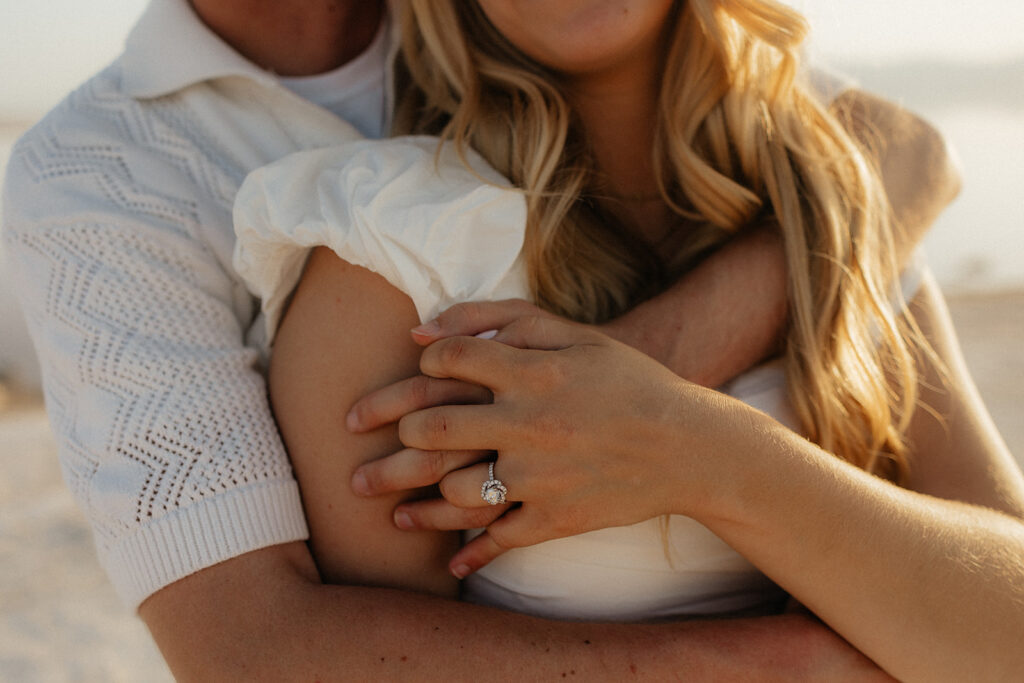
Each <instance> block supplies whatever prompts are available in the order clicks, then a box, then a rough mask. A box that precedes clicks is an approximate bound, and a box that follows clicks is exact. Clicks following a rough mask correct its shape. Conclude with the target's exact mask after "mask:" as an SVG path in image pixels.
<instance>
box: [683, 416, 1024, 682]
mask: <svg viewBox="0 0 1024 683" xmlns="http://www.w3.org/2000/svg"><path fill="white" fill-rule="evenodd" d="M763 427H764V428H763V431H761V432H760V436H761V438H764V437H767V438H769V439H771V442H772V443H773V444H775V445H776V447H775V448H770V449H769V448H765V447H764V444H763V443H758V442H757V441H753V440H752V441H751V442H750V443H749V444H748V447H747V448H746V449H745V452H743V453H742V456H738V457H737V458H736V461H739V460H742V461H743V463H744V464H743V465H742V466H738V467H736V468H735V469H734V470H732V471H731V472H723V473H722V474H723V475H724V476H723V478H722V479H721V481H720V484H721V486H719V487H718V489H717V491H716V495H715V498H716V499H717V500H718V505H719V506H720V507H719V508H718V509H719V513H720V514H719V513H716V514H713V515H711V516H708V517H705V518H704V519H703V520H702V521H704V522H705V523H706V524H707V526H708V527H709V528H711V530H712V531H714V532H715V533H716V534H718V535H719V536H720V537H721V538H723V539H724V540H725V541H726V542H728V543H729V544H730V545H731V546H733V547H734V548H735V549H736V550H737V551H738V552H740V553H742V554H743V555H745V556H746V557H747V558H749V559H750V560H751V561H752V562H754V564H756V565H757V566H758V567H759V568H760V569H761V570H762V571H764V572H765V573H766V574H767V575H768V576H769V577H771V578H773V579H774V580H776V581H777V582H778V583H779V584H780V585H781V586H782V587H783V588H785V589H786V590H787V591H789V592H790V593H791V594H792V595H794V596H795V597H796V598H797V599H799V600H800V601H801V602H803V603H804V604H805V605H807V606H808V607H809V608H810V609H811V610H813V611H814V613H815V614H817V615H818V616H820V617H821V618H823V619H824V620H825V621H826V623H828V624H829V625H830V626H832V627H833V628H834V629H836V631H837V632H839V633H841V634H842V635H843V636H844V637H845V638H846V639H847V640H849V641H850V642H851V643H852V644H853V645H854V646H856V647H857V648H858V649H860V650H861V651H862V652H864V653H866V654H867V655H868V656H869V657H872V658H873V659H874V660H875V661H877V662H878V663H879V664H880V665H881V666H882V667H883V668H884V669H885V670H887V671H889V672H890V673H892V674H893V675H894V676H896V677H897V678H900V679H902V680H927V681H938V680H953V681H962V680H1009V679H1012V678H1014V677H1016V676H1019V675H1020V672H1021V671H1022V670H1024V650H1021V648H1020V634H1021V633H1024V525H1022V523H1021V521H1020V520H1019V519H1015V518H1012V517H1010V516H1008V515H1006V514H1003V513H1000V512H995V511H992V510H987V509H984V508H981V507H977V506H971V505H966V504H963V503H958V502H953V501H948V500H941V499H938V498H933V497H929V496H925V495H922V494H918V493H914V492H911V491H907V490H904V489H899V488H897V487H895V486H893V485H891V484H889V483H887V482H885V481H882V480H881V479H878V478H876V477H873V476H872V475H869V474H866V473H864V472H862V471H861V470H858V469H856V468H854V467H852V466H850V465H847V464H846V463H843V462H841V461H839V460H838V459H836V458H835V457H834V456H832V455H830V454H828V453H825V452H823V451H821V450H820V449H818V448H816V447H815V446H814V445H812V444H811V443H810V442H807V441H806V440H804V439H802V438H801V437H799V436H798V435H796V434H793V433H792V432H788V431H787V430H785V429H784V428H782V427H781V426H776V425H774V424H769V423H768V422H767V418H766V423H765V425H764V426H763Z"/></svg>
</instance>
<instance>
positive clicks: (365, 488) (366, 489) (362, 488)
mask: <svg viewBox="0 0 1024 683" xmlns="http://www.w3.org/2000/svg"><path fill="white" fill-rule="evenodd" d="M352 491H354V492H355V494H356V495H357V496H368V495H370V482H368V481H366V475H364V474H363V473H362V472H356V473H355V474H353V475H352Z"/></svg>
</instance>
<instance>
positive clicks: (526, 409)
mask: <svg viewBox="0 0 1024 683" xmlns="http://www.w3.org/2000/svg"><path fill="white" fill-rule="evenodd" d="M914 307H915V309H916V311H915V314H916V316H917V318H918V320H919V322H920V324H921V326H922V328H923V329H924V330H925V332H926V333H927V334H928V335H929V337H930V339H931V341H932V343H933V344H934V345H935V348H936V349H937V351H938V352H939V354H940V355H941V357H942V358H943V361H944V363H945V364H946V365H948V366H949V367H950V368H952V372H951V373H950V378H949V379H950V381H949V384H948V385H946V387H945V388H943V389H935V388H934V386H933V387H932V388H929V387H928V386H927V385H928V384H933V385H935V383H936V382H937V380H938V374H937V371H936V370H935V368H934V367H933V366H931V365H929V364H928V363H927V362H925V363H924V367H923V372H922V375H921V379H922V383H923V387H924V389H925V392H926V393H925V396H926V398H927V399H928V400H930V401H931V402H932V403H933V406H932V407H933V408H935V409H938V410H940V411H942V413H943V415H942V417H943V419H942V420H936V419H935V418H934V417H933V416H931V415H929V414H928V413H927V412H925V411H921V412H920V414H916V417H915V420H914V423H913V425H912V429H911V434H910V436H911V439H912V442H913V443H912V445H913V456H914V460H913V461H912V468H913V469H914V471H915V472H916V474H915V475H914V477H915V478H914V480H913V482H912V483H913V484H914V485H915V486H917V487H918V488H920V489H921V492H918V491H909V490H906V489H901V488H899V487H896V486H895V485H893V484H891V483H889V482H887V481H884V480H882V479H879V478H877V477H874V476H872V475H870V474H867V473H865V472H863V471H861V470H859V469H857V468H855V467H853V466H852V465H849V464H847V463H845V462H843V461H841V460H839V459H838V458H836V457H834V456H832V455H830V454H828V453H826V452H824V451H822V450H821V449H820V448H818V447H817V446H816V445H814V444H813V443H811V442H809V441H807V440H806V439H804V438H803V437H801V436H800V435H798V434H795V433H794V432H792V431H791V430H789V429H787V428H785V427H784V426H782V425H780V424H779V423H778V422H776V421H775V420H772V419H771V418H769V417H768V416H766V415H764V414H762V413H759V412H757V411H755V410H753V409H751V408H749V407H747V406H744V405H743V404H741V403H739V402H738V401H735V400H733V399H730V398H728V397H725V396H722V395H720V394H717V393H715V392H712V391H708V390H706V389H701V388H699V387H696V386H694V385H692V384H687V383H685V382H682V381H680V380H678V379H677V378H675V377H674V376H672V375H671V374H670V373H668V372H667V371H666V370H665V369H664V368H662V367H660V366H658V365H657V364H656V363H654V362H653V361H651V360H650V359H649V358H646V357H644V356H643V355H641V354H638V353H636V352H631V351H628V350H626V349H624V347H622V346H621V345H614V344H613V343H612V342H611V341H609V340H607V338H603V337H601V336H600V335H595V334H593V333H592V332H590V331H588V330H585V329H583V328H579V327H573V326H568V325H564V324H562V323H558V322H556V321H551V320H548V319H540V318H534V319H530V320H528V321H527V320H524V321H520V322H519V323H517V324H515V326H513V327H512V328H509V329H506V330H504V331H502V333H501V334H499V335H498V337H497V339H498V342H501V341H503V342H506V343H498V342H495V341H484V340H478V339H472V338H465V337H461V338H454V339H447V340H443V341H441V342H438V343H436V344H434V345H432V346H431V347H429V348H428V349H427V350H426V351H425V352H424V356H423V359H422V360H421V370H423V371H424V372H426V373H428V374H431V375H434V376H438V377H458V378H461V379H464V380H468V381H476V382H483V383H485V384H487V385H488V386H489V387H491V389H492V390H493V391H494V396H495V400H494V404H493V406H484V407H478V408H476V409H474V410H473V411H464V410H463V409H462V408H460V407H458V406H444V407H439V408H432V409H429V410H426V411H422V412H419V413H414V414H412V415H408V416H406V417H405V418H403V419H402V421H401V427H400V431H401V435H402V440H403V442H405V443H407V444H412V445H415V446H418V447H421V448H431V447H435V448H453V447H460V448H470V447H475V448H482V447H490V448H495V449H497V450H498V451H499V454H500V455H499V457H498V462H497V470H496V471H497V473H498V476H500V477H501V479H502V480H503V481H504V482H505V484H506V485H507V486H508V489H509V492H510V493H509V495H510V499H512V500H516V501H521V502H522V505H521V507H518V508H515V509H513V510H512V511H510V512H508V513H506V514H505V515H504V516H503V517H502V518H500V519H499V520H497V521H496V522H494V523H492V524H491V525H490V526H489V527H488V530H487V533H485V534H483V535H481V536H479V537H477V538H476V539H474V540H473V541H472V542H471V543H470V544H468V545H467V546H466V547H465V548H463V549H462V550H461V551H460V552H459V554H457V555H456V557H455V558H453V560H452V563H451V565H452V566H453V568H454V569H455V570H456V571H458V568H459V567H460V566H463V565H464V566H466V567H468V568H469V569H474V568H476V567H478V566H480V564H481V561H486V560H487V559H489V558H490V557H494V556H496V555H497V554H500V553H501V552H503V551H504V549H507V548H510V547H516V546H519V545H531V544H535V543H538V542H541V541H545V540H549V539H550V538H552V537H553V536H552V534H555V535H557V536H563V535H571V534H575V533H579V532H581V531H586V530H589V529H593V528H603V527H606V526H611V525H617V524H627V523H630V522H633V521H637V520H639V519H645V518H649V517H651V516H654V515H658V514H665V513H677V514H685V515H688V516H691V517H694V518H696V519H697V520H699V521H701V522H702V523H703V524H705V526H707V527H708V528H709V529H711V530H712V531H713V532H715V533H716V534H717V535H718V536H719V537H721V538H722V539H723V540H725V541H726V542H727V543H729V544H730V545H731V546H732V547H733V548H735V549H736V550H737V551H738V552H740V553H742V554H743V555H744V556H745V557H747V558H748V559H749V560H750V561H751V562H753V563H754V564H755V565H756V566H757V567H758V568H759V569H761V570H762V571H764V572H765V574H767V575H768V576H769V577H771V578H772V579H773V580H775V581H776V582H777V583H778V584H779V585H780V586H782V587H783V588H784V589H786V590H787V591H788V592H789V593H790V594H791V595H793V596H794V597H796V598H797V599H799V600H800V601H801V602H802V603H803V604H805V605H807V606H808V607H809V608H810V609H811V610H813V612H814V613H815V614H817V615H818V616H820V617H821V618H823V619H824V620H825V622H826V623H828V624H829V625H830V626H832V627H833V628H834V629H835V630H836V632H837V633H839V634H840V635H842V636H843V637H844V638H846V639H847V640H849V641H850V642H851V643H852V644H854V645H855V646H856V647H858V648H859V649H860V650H861V651H862V652H864V653H865V654H867V655H868V656H869V657H871V658H873V659H874V660H875V661H876V662H878V663H879V664H880V665H881V666H882V667H883V668H885V669H886V670H887V671H889V672H890V673H892V674H893V675H895V676H897V677H898V678H901V679H905V680H928V681H933V680H1009V679H1012V678H1013V677H1014V676H1016V675H1017V674H1018V673H1019V672H1020V671H1021V670H1022V668H1024V651H1022V650H1021V649H1020V647H1019V640H1020V633H1022V632H1024V523H1022V519H1024V475H1022V474H1021V471H1020V469H1019V468H1018V467H1017V465H1016V464H1015V463H1014V462H1013V460H1012V458H1011V457H1010V455H1009V453H1007V451H1006V447H1005V445H1004V444H1003V442H1002V440H1001V439H1000V438H999V435H998V434H997V433H996V432H995V430H994V428H993V427H992V423H991V421H990V420H989V419H988V417H987V415H986V413H985V411H984V407H983V406H982V405H981V404H980V402H979V401H978V400H977V397H976V394H975V392H974V390H973V388H972V386H971V383H970V379H969V377H967V375H966V373H965V372H964V371H963V365H962V359H961V358H960V353H959V349H958V347H957V344H956V339H955V336H954V334H953V332H952V328H951V326H950V324H949V320H948V316H947V314H946V312H945V309H944V307H943V305H942V301H941V296H940V295H939V294H938V291H937V289H936V287H935V285H934V282H932V281H930V280H926V282H925V284H924V286H923V288H922V290H921V292H920V294H919V295H918V296H917V297H915V299H914ZM509 344H511V346H509ZM514 346H515V347H524V346H525V347H530V348H535V349H554V350H552V351H540V350H523V349H521V348H513V347H514ZM496 361H500V362H496ZM936 386H937V385H936ZM439 423H443V424H445V425H447V426H448V429H447V430H446V431H445V432H444V433H443V434H442V433H440V432H439V431H438V430H437V429H436V425H438V424H439ZM555 454H557V458H556V457H554V456H555ZM555 472H557V475H556V474H555ZM483 476H484V473H483V472H482V471H481V469H480V467H479V466H473V467H470V468H467V469H464V470H459V471H456V472H453V473H451V474H449V475H448V476H447V477H446V478H445V479H444V480H442V482H441V490H442V492H443V493H444V495H445V497H446V499H447V500H449V501H450V502H452V503H454V504H455V505H459V506H466V507H472V506H478V505H480V502H479V496H476V497H475V498H474V496H473V495H472V494H473V491H471V486H470V485H471V484H473V483H475V482H477V481H479V480H480V479H481V478H483ZM939 496H943V497H941V498H940V497H939ZM403 507H406V508H411V507H414V506H409V505H407V506H403ZM564 510H571V511H572V514H571V515H564V514H560V513H561V512H562V511H564ZM546 519H555V520H557V523H556V524H554V525H551V524H547V525H545V524H544V523H543V520H546ZM552 526H555V527H557V528H551V527H552Z"/></svg>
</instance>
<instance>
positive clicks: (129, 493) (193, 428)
mask: <svg viewBox="0 0 1024 683" xmlns="http://www.w3.org/2000/svg"><path fill="white" fill-rule="evenodd" d="M169 26H174V27H177V29H176V30H177V35H170V34H173V33H174V31H169V30H168V27H169ZM182 27H184V28H182ZM183 34H184V35H183ZM167 65H177V66H175V67H168V66H167ZM352 134H353V133H352V131H351V129H350V127H349V126H348V125H347V124H345V123H344V122H342V121H341V120H340V119H338V118H336V117H334V116H333V115H331V114H329V113H328V112H326V111H325V110H323V109H320V108H319V107H316V106H314V105H312V104H310V103H308V102H306V101H305V100H302V99H300V98H298V97H297V96H295V95H293V94H292V93H290V92H288V91H287V90H285V89H284V88H283V87H281V86H280V85H278V84H277V83H276V81H275V80H274V79H273V78H272V77H271V76H270V75H269V74H266V73H264V72H261V71H259V70H258V69H256V68H255V67H254V66H253V65H251V64H248V63H247V62H245V61H244V60H242V59H241V58H240V57H239V56H238V55H236V54H234V53H232V52H230V50H229V49H228V48H227V47H226V46H225V45H224V44H223V43H220V42H219V41H218V40H217V39H216V38H215V37H213V35H212V34H210V33H209V32H208V31H206V29H205V28H204V27H203V26H202V25H201V24H199V23H198V21H196V19H195V17H194V16H192V15H191V14H190V13H189V10H188V6H187V3H185V2H184V1H183V0H155V1H154V3H153V4H152V6H151V7H150V9H149V10H148V11H147V15H146V16H144V17H143V20H142V21H141V22H140V25H139V27H138V28H137V29H136V31H135V33H134V34H133V36H132V37H131V38H130V39H129V43H128V48H127V51H126V53H125V55H123V56H122V58H121V59H119V60H118V61H117V62H115V63H114V64H113V65H112V66H111V67H109V68H108V69H106V70H105V71H104V72H102V73H101V74H99V75H98V76H96V77H95V78H93V79H92V80H91V81H89V82H88V83H87V84H85V85H84V86H83V87H82V88H80V89H79V90H78V91H77V92H75V93H73V94H72V95H71V96H70V97H69V98H68V99H67V100H66V101H65V102H63V103H62V104H61V105H59V106H58V108H57V109H56V110H54V111H53V112H51V113H50V114H49V115H48V116H47V117H46V118H45V119H44V120H43V121H42V122H41V123H39V124H38V125H37V126H35V127H34V128H33V129H32V130H31V131H29V133H28V134H26V135H25V136H24V138H23V139H22V140H21V141H19V143H18V144H17V145H16V147H15V149H14V151H13V153H12V156H11V161H10V166H9V168H8V172H7V180H6V186H5V188H4V197H3V207H4V218H3V224H4V239H5V244H6V247H7V253H8V255H9V258H10V261H11V265H12V270H13V276H14V278H15V283H16V287H17V290H18V293H19V295H20V297H21V299H22V303H23V306H24V309H25V312H26V317H27V319H28V322H29V327H30V331H31V333H32V335H33V338H34V341H35V344H36V348H37V351H38V354H39V357H40V361H41V365H42V367H43V375H44V377H43V379H44V390H45V396H46V403H47V408H48V411H49V414H50V420H51V423H52V426H53V430H54V432H55V435H56V437H57V442H58V447H59V453H60V458H61V464H62V468H63V472H64V477H65V479H66V481H67V484H68V486H69V487H70V489H71V491H72V493H73V494H74V496H75V498H76V499H77V501H78V502H79V504H80V506H81V507H82V509H83V510H84V511H85V513H86V515H87V517H88V518H89V521H90V523H91V524H92V527H93V529H94V533H95V541H96V546H97V549H98V552H99V557H100V561H101V562H102V564H103V565H104V567H105V568H106V570H107V572H108V573H109V575H110V577H111V579H112V581H113V583H114V585H115V587H116V589H117V591H118V592H119V594H120V595H121V597H122V598H123V599H124V600H125V601H126V602H127V603H128V604H129V605H131V606H133V607H134V606H137V605H138V604H139V603H141V601H142V600H143V599H145V598H146V597H147V596H149V595H150V594H152V593H153V592H155V591H156V590H158V589H160V588H161V587H163V586H165V585H167V584H169V583H171V582H173V581H175V580H177V579H179V578H181V577H183V576H186V575H188V574H190V573H192V572H195V571H197V570H199V569H202V568H203V567H207V566H209V565H212V564H215V563H217V562H220V561H223V560H225V559H228V558H231V557H235V556H237V555H240V554H242V553H245V552H248V551H251V550H254V549H257V548H260V547H265V546H268V545H272V544H277V543H282V542H286V541H292V540H296V539H303V538H305V537H306V535H307V531H306V525H305V520H304V517H303V513H302V507H301V505H300V501H299V495H298V489H297V486H296V484H295V481H294V479H293V477H292V474H291V470H290V467H289V464H288V459H287V457H286V455H285V452H284V449H283V447H282V444H281V441H280V438H279V436H278V434H277V430H276V427H275V425H274V423H273V420H272V418H271V415H270V411H269V408H268V405H267V400H266V392H265V386H264V381H263V377H262V375H261V372H260V368H259V367H258V359H259V355H258V353H257V351H256V350H255V349H254V348H253V347H252V346H251V345H247V343H246V335H247V331H248V330H249V328H250V325H251V324H252V319H253V315H254V313H255V310H256V309H255V306H254V301H253V299H252V297H251V296H250V295H249V294H248V293H247V292H246V290H245V288H244V286H243V285H242V283H241V282H240V280H239V279H238V277H237V275H236V274H235V273H234V271H233V270H232V267H231V256H232V250H233V248H234V233H233V230H232V222H231V209H232V204H233V201H234V196H235V192H236V191H237V189H238V187H239V184H240V183H241V181H242V180H243V178H244V177H245V176H246V174H247V173H248V172H249V171H251V170H252V169H254V168H256V167H258V166H261V165H263V164H265V163H267V162H270V161H272V160H275V159H278V158H280V157H283V156H284V155H286V154H288V153H291V152H294V151H296V150H300V149H305V148H310V147H318V146H323V145H326V144H330V143H331V142H332V141H334V140H337V139H338V137H339V136H342V135H343V136H347V137H351V135H352Z"/></svg>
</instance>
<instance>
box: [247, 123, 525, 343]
mask: <svg viewBox="0 0 1024 683" xmlns="http://www.w3.org/2000/svg"><path fill="white" fill-rule="evenodd" d="M234 218H235V231H236V236H237V244H236V249H235V267H236V268H237V269H238V271H239V273H240V275H242V277H243V278H244V279H245V280H246V282H247V284H248V285H249V286H250V288H251V290H252V291H253V293H254V294H256V295H258V296H260V298H261V299H263V301H264V310H265V312H266V313H267V315H268V318H269V319H268V325H270V326H273V325H274V324H275V321H276V316H277V315H279V313H280V312H281V309H282V307H283V304H284V301H285V299H286V297H287V295H288V293H290V291H291V289H292V288H294V285H295V284H296V283H297V282H298V278H299V277H300V275H301V270H302V266H303V264H304V263H305V258H306V256H307V254H308V250H309V249H310V248H312V247H314V246H327V247H329V248H331V249H332V250H333V251H334V252H335V253H336V254H337V255H338V256H339V257H341V258H342V259H344V260H346V261H348V262H350V263H353V264H355V265H359V266H362V267H364V268H368V269H369V270H372V271H374V272H376V273H379V274H380V275H382V276H384V277H385V278H386V279H387V280H388V281H389V282H390V283H391V284H392V285H394V286H395V287H397V288H398V289H400V290H402V291H403V292H405V293H406V294H408V295H409V296H410V297H411V298H412V299H413V302H414V303H415V304H416V307H417V310H418V312H419V314H420V315H421V316H422V317H425V318H427V317H431V316H433V315H436V314H437V313H438V312H439V310H440V308H441V307H442V306H445V305H450V304H451V303H455V302H456V301H458V300H467V299H468V298H478V297H481V296H491V295H495V294H499V293H500V294H502V295H508V294H507V290H506V289H504V288H503V287H501V286H500V285H501V284H502V282H503V279H504V278H505V277H506V275H507V274H508V273H509V271H511V270H512V269H513V268H514V267H515V266H516V262H517V260H518V257H519V252H520V251H521V248H522V243H523V236H524V233H525V225H526V202H525V198H524V197H523V195H522V193H520V192H518V191H516V190H513V189H511V188H510V186H509V183H508V181H506V180H505V179H504V178H503V177H502V176H501V175H500V174H498V173H497V172H496V171H495V170H494V169H493V168H491V167H490V166H489V165H488V164H487V163H486V162H485V161H484V160H483V159H482V158H481V157H480V156H479V155H477V154H475V153H474V152H472V151H471V150H466V151H465V152H464V153H461V154H460V152H459V151H458V150H456V149H455V148H454V146H453V145H452V144H450V143H440V142H439V141H438V139H437V138H432V137H425V136H411V137H400V138H392V139H388V140H376V141H375V140H359V141H353V142H348V143H345V144H341V145H337V146H334V147H329V148H322V149H314V150H308V151H304V152H297V153H295V154H292V155H290V156H288V157H286V158H284V159H282V160H280V161H277V162H275V163H273V164H270V165H268V166H265V167H263V168H260V169H258V170H256V171H254V172H253V173H252V174H250V175H249V176H248V177H247V178H246V180H245V182H244V183H243V184H242V187H241V189H240V190H239V192H238V195H237V198H236V200H235V212H234ZM520 295H521V294H520ZM268 307H269V310H268Z"/></svg>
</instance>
